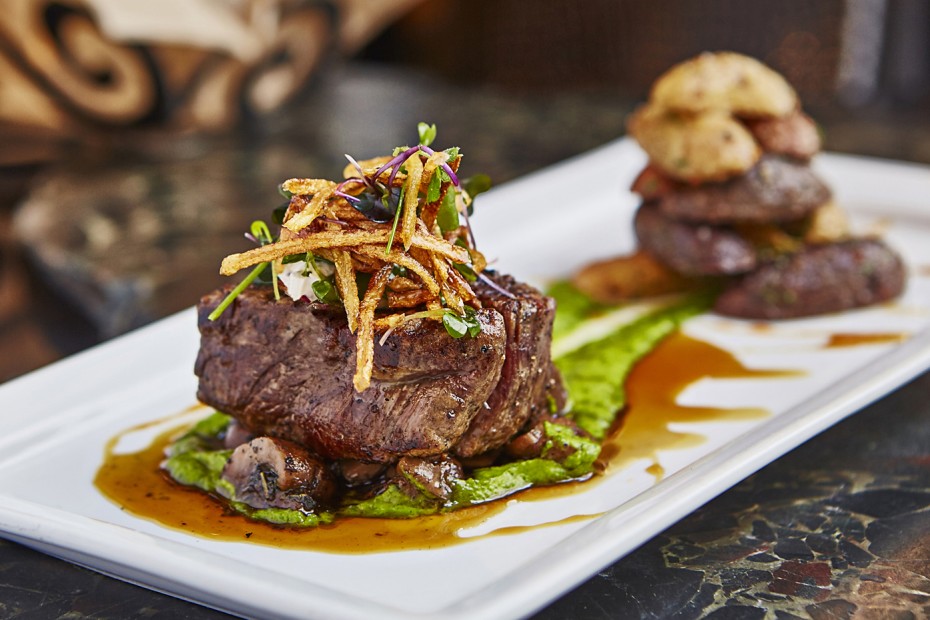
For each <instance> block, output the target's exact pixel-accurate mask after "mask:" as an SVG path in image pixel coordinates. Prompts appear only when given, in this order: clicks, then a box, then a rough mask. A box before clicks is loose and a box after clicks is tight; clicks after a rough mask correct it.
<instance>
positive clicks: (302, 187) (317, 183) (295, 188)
mask: <svg viewBox="0 0 930 620" xmlns="http://www.w3.org/2000/svg"><path fill="white" fill-rule="evenodd" d="M281 187H283V188H284V191H286V192H290V193H291V194H292V195H294V196H309V195H312V194H317V193H319V192H322V191H326V190H328V189H332V188H334V187H336V184H335V183H333V182H332V181H327V180H325V179H288V180H287V181H285V182H284V183H282V184H281Z"/></svg>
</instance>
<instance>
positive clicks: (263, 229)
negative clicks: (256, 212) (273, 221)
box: [249, 220, 274, 245]
mask: <svg viewBox="0 0 930 620" xmlns="http://www.w3.org/2000/svg"><path fill="white" fill-rule="evenodd" d="M249 232H251V233H252V236H253V237H255V238H256V239H258V242H259V244H261V245H265V244H267V243H274V237H272V236H271V230H270V229H269V228H268V224H266V223H265V222H263V221H261V220H255V221H254V222H252V226H250V227H249Z"/></svg>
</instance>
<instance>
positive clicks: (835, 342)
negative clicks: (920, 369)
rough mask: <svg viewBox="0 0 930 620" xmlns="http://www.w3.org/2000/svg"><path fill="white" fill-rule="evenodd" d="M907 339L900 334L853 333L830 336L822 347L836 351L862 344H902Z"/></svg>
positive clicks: (906, 335)
mask: <svg viewBox="0 0 930 620" xmlns="http://www.w3.org/2000/svg"><path fill="white" fill-rule="evenodd" d="M907 339H908V334H902V333H890V332H889V333H874V334H855V333H849V334H844V333H837V334H830V338H829V340H827V343H826V344H825V345H824V348H825V349H838V348H841V347H855V346H859V345H863V344H886V343H894V342H904V341H905V340H907Z"/></svg>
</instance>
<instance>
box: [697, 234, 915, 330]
mask: <svg viewBox="0 0 930 620" xmlns="http://www.w3.org/2000/svg"><path fill="white" fill-rule="evenodd" d="M904 282H905V269H904V264H903V263H902V261H901V259H900V258H899V257H898V255H897V254H895V253H894V252H893V251H892V250H891V249H890V248H889V247H888V246H886V245H885V244H884V243H882V242H881V241H879V240H876V239H855V240H850V241H843V242H838V243H831V244H829V245H819V246H810V247H808V248H806V249H805V250H803V251H801V252H799V253H797V254H793V255H788V256H784V257H781V258H780V259H778V260H776V261H774V262H772V263H770V264H767V265H764V266H762V267H760V268H759V269H757V270H756V271H754V272H752V273H750V274H748V275H746V276H744V277H743V278H741V279H739V280H737V281H735V282H734V283H733V284H732V285H731V286H730V287H729V288H728V289H727V290H726V291H724V293H723V294H722V295H720V297H718V298H717V302H716V305H715V307H714V309H715V310H716V311H717V312H719V313H720V314H725V315H729V316H735V317H743V318H753V319H789V318H795V317H802V316H812V315H816V314H824V313H827V312H839V311H841V310H847V309H849V308H858V307H861V306H868V305H871V304H875V303H879V302H882V301H886V300H889V299H892V298H894V297H897V296H898V295H899V294H900V293H901V291H902V290H903V288H904Z"/></svg>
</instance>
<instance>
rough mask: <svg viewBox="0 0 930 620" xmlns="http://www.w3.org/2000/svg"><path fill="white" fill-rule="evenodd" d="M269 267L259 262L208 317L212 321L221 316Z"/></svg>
mask: <svg viewBox="0 0 930 620" xmlns="http://www.w3.org/2000/svg"><path fill="white" fill-rule="evenodd" d="M267 268H268V263H259V264H258V265H256V266H255V268H254V269H252V271H250V272H249V275H247V276H246V277H244V278H242V282H240V283H239V284H237V285H236V288H234V289H233V290H231V291H229V294H228V295H226V297H224V298H223V301H221V302H220V305H218V306H217V307H216V309H214V310H213V312H211V313H210V314H209V315H207V318H208V319H210V320H211V321H215V320H217V319H218V318H220V315H221V314H223V312H224V311H225V310H226V308H228V307H229V306H230V304H232V302H233V301H234V300H235V299H236V297H238V296H239V295H240V294H241V293H242V291H244V290H245V289H246V288H247V287H248V286H249V285H250V284H251V283H252V281H253V280H255V278H257V277H258V276H259V275H261V273H262V272H263V271H265V269H267Z"/></svg>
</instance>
